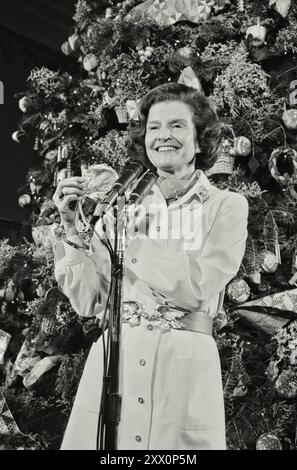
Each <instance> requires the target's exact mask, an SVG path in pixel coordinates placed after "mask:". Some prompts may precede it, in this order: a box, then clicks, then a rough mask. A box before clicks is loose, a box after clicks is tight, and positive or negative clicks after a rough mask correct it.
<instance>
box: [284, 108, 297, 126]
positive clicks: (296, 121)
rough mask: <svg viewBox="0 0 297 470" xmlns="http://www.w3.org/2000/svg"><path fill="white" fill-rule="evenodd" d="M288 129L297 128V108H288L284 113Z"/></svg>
mask: <svg viewBox="0 0 297 470" xmlns="http://www.w3.org/2000/svg"><path fill="white" fill-rule="evenodd" d="M282 120H283V121H284V124H285V126H286V127H287V129H294V130H296V129H297V109H286V110H285V111H284V113H283V115H282Z"/></svg>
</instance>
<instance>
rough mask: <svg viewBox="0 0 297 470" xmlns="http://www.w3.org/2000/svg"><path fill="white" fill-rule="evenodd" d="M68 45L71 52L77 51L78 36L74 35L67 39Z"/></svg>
mask: <svg viewBox="0 0 297 470" xmlns="http://www.w3.org/2000/svg"><path fill="white" fill-rule="evenodd" d="M68 42H69V45H70V47H71V49H72V51H77V50H78V49H79V43H80V40H79V36H78V34H76V33H74V34H72V35H71V36H69V38H68Z"/></svg>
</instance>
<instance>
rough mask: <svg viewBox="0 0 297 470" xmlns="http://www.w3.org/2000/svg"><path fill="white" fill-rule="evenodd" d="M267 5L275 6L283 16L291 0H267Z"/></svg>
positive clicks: (286, 12) (285, 14)
mask: <svg viewBox="0 0 297 470" xmlns="http://www.w3.org/2000/svg"><path fill="white" fill-rule="evenodd" d="M269 6H270V7H273V8H275V10H276V11H277V12H278V13H279V14H280V15H282V17H283V18H285V17H286V16H287V14H288V13H289V10H290V7H291V0H269Z"/></svg>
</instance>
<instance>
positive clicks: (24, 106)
mask: <svg viewBox="0 0 297 470" xmlns="http://www.w3.org/2000/svg"><path fill="white" fill-rule="evenodd" d="M19 108H20V110H21V111H22V112H23V113H27V112H28V111H30V110H31V109H32V108H33V100H32V98H30V97H29V96H23V98H21V99H20V100H19Z"/></svg>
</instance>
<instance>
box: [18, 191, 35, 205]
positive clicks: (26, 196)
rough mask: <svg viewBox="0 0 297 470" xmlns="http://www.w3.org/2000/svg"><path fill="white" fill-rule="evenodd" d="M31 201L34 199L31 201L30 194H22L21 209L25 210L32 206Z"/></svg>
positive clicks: (19, 201) (20, 199)
mask: <svg viewBox="0 0 297 470" xmlns="http://www.w3.org/2000/svg"><path fill="white" fill-rule="evenodd" d="M31 201H32V199H31V196H30V194H22V195H21V196H20V197H19V200H18V203H19V206H20V207H22V208H24V207H28V206H30V204H31Z"/></svg>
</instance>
